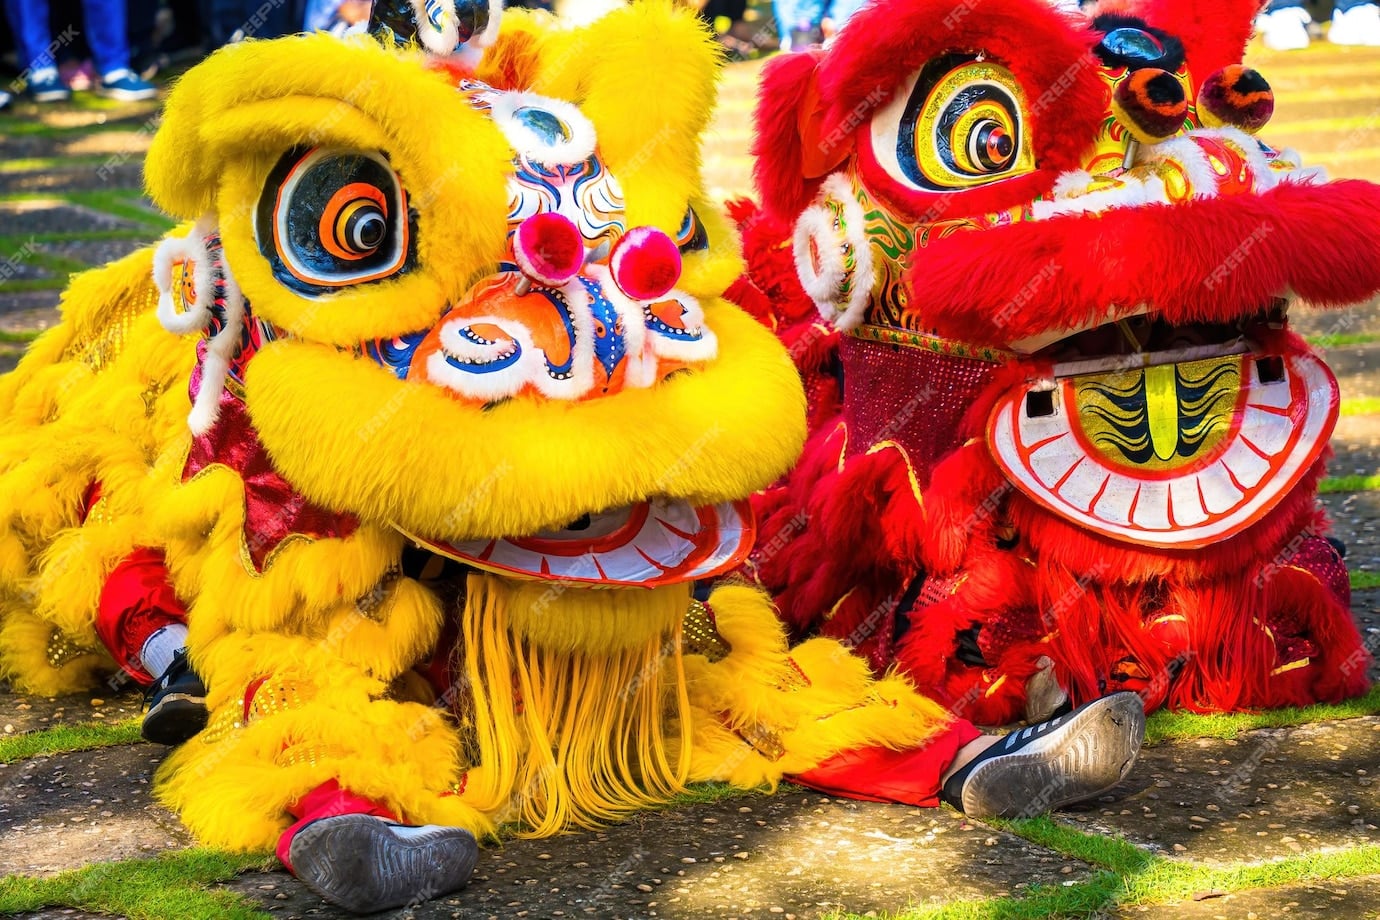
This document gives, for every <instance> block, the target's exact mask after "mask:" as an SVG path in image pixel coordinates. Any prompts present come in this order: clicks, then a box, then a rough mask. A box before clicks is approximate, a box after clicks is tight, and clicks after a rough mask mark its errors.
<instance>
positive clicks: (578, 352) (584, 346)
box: [426, 278, 594, 402]
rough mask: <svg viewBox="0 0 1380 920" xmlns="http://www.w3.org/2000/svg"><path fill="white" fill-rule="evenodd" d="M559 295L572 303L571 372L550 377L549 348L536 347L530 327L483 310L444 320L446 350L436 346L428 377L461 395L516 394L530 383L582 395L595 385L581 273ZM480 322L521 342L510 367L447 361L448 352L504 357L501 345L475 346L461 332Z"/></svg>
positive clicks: (562, 395)
mask: <svg viewBox="0 0 1380 920" xmlns="http://www.w3.org/2000/svg"><path fill="white" fill-rule="evenodd" d="M560 294H561V295H562V296H563V297H564V298H565V299H566V302H567V303H568V304H569V307H570V313H571V317H572V322H571V325H572V326H573V327H574V329H575V342H574V346H573V347H572V349H571V364H570V376H568V377H564V378H560V379H557V378H555V377H552V376H551V374H550V373H549V371H548V369H547V363H548V359H547V356H546V353H545V352H544V351H542V350H541V349H540V348H538V347H537V345H536V343H535V342H534V341H533V339H532V333H531V331H530V330H529V329H528V328H527V327H526V326H524V325H523V324H522V323H520V322H518V321H517V320H515V319H512V318H511V317H499V316H489V315H484V316H455V317H448V318H447V319H445V320H443V321H442V328H441V347H442V349H443V350H444V352H443V351H441V350H438V351H437V352H435V353H434V354H432V355H431V356H429V357H428V358H427V363H426V375H427V379H428V380H430V381H431V382H432V383H434V384H436V385H437V386H440V387H444V388H446V389H449V390H453V391H455V392H456V393H458V394H460V395H461V396H464V397H468V398H471V399H479V400H483V401H485V402H492V401H493V400H495V399H503V398H505V397H508V396H515V395H517V394H518V393H520V392H522V390H523V389H524V388H526V387H527V386H529V385H530V386H531V387H532V388H533V389H535V390H536V391H537V392H539V393H541V395H543V396H545V397H546V398H548V399H570V400H574V399H579V398H580V397H582V396H584V395H585V394H586V393H588V392H589V391H590V389H591V388H593V386H594V316H593V315H592V314H591V313H590V310H589V294H588V293H587V292H586V291H585V288H584V285H582V284H581V283H580V281H579V279H578V278H577V279H575V280H573V281H571V283H570V284H567V285H566V286H565V287H563V288H561V289H560ZM527 296H542V295H540V294H538V293H534V294H529V295H527ZM477 324H489V325H493V326H497V327H499V328H500V329H502V330H503V331H504V333H506V334H507V335H508V337H509V338H511V339H512V340H513V341H514V342H517V343H518V346H519V347H520V348H521V349H522V353H521V355H520V356H519V357H518V360H517V361H515V362H514V363H513V365H512V366H511V367H506V368H504V369H503V370H501V371H493V372H490V373H487V374H469V373H466V372H464V371H461V370H457V369H456V368H453V367H451V366H450V365H449V364H448V363H447V362H446V354H445V353H449V354H450V356H451V357H453V358H456V359H457V360H461V361H464V360H485V359H488V360H495V359H497V358H498V357H499V356H500V354H501V351H500V350H499V348H498V347H494V346H484V345H477V344H476V343H474V342H470V341H468V340H467V339H465V338H464V337H462V336H461V335H460V334H459V333H460V330H461V329H463V328H465V327H467V326H474V325H477Z"/></svg>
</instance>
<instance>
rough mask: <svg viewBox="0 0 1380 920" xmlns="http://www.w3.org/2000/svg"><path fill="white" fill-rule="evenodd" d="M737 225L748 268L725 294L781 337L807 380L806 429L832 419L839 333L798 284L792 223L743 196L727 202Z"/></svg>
mask: <svg viewBox="0 0 1380 920" xmlns="http://www.w3.org/2000/svg"><path fill="white" fill-rule="evenodd" d="M728 214H729V217H731V218H732V219H733V221H734V223H736V224H737V225H738V234H739V236H740V237H741V238H742V242H743V255H744V257H745V258H746V259H747V264H748V268H747V271H746V272H745V273H744V274H743V275H742V276H740V277H739V278H738V280H737V281H735V282H734V283H733V286H732V287H730V288H729V289H728V291H727V292H726V293H725V295H724V296H725V297H727V298H728V299H729V300H731V301H733V302H734V303H736V304H738V306H740V307H742V308H743V309H744V310H746V311H747V312H748V313H750V314H752V316H754V317H755V318H756V319H757V320H758V321H759V322H761V323H762V324H763V325H765V326H767V327H768V328H769V329H771V330H772V331H773V332H775V333H776V334H777V336H778V337H780V339H781V341H782V342H783V343H784V344H785V346H786V349H787V351H789V352H790V355H791V360H792V361H793V362H794V363H795V366H796V370H798V371H799V372H800V378H801V382H802V383H803V384H804V385H805V397H806V403H807V405H808V407H809V408H808V416H807V418H808V422H809V430H810V431H812V432H813V431H816V430H818V429H819V428H821V427H823V426H825V425H828V424H831V420H832V419H833V418H834V416H835V415H837V414H838V410H839V401H840V396H841V393H840V391H839V381H838V376H837V374H836V372H835V368H836V367H837V365H838V333H837V332H836V331H835V330H834V329H833V328H832V327H830V326H828V325H826V324H825V323H824V322H823V321H822V320H821V319H820V318H819V311H818V310H817V309H816V308H815V304H814V301H812V300H811V299H810V297H809V295H807V294H806V293H805V289H804V288H802V287H801V286H800V279H799V277H797V275H796V271H795V259H794V257H793V256H792V254H791V227H790V224H789V223H787V222H785V221H781V220H778V219H775V218H773V217H771V216H770V215H768V214H767V213H766V212H765V211H763V210H761V209H759V208H758V207H757V204H756V203H755V202H753V201H751V200H749V199H746V198H739V199H736V200H734V201H730V202H729V203H728Z"/></svg>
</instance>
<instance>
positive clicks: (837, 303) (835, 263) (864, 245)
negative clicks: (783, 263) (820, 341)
mask: <svg viewBox="0 0 1380 920" xmlns="http://www.w3.org/2000/svg"><path fill="white" fill-rule="evenodd" d="M826 201H833V202H837V203H838V204H839V205H840V206H841V210H842V212H843V226H842V227H840V226H839V225H838V224H837V223H836V221H835V218H834V215H833V213H832V212H831V211H830V210H829V208H827V207H826V206H825V202H826ZM865 222H866V218H865V216H864V214H863V209H862V205H860V204H858V199H857V198H855V197H854V196H853V189H852V186H851V185H850V184H849V182H848V180H847V178H845V177H844V176H843V174H842V173H835V174H834V175H832V176H830V177H829V178H828V179H826V180H825V181H824V184H823V185H822V186H821V188H820V191H819V196H818V197H817V198H816V199H815V203H814V204H812V205H811V206H810V207H808V208H806V209H805V211H804V212H803V213H802V214H801V215H800V218H799V219H798V220H797V221H796V225H795V233H794V238H793V240H792V253H793V255H794V256H795V269H796V274H797V275H798V276H799V277H800V283H801V286H802V287H804V288H805V293H807V294H809V295H810V299H811V300H813V301H814V302H815V307H816V308H817V309H818V310H819V312H820V315H821V316H822V317H824V319H826V320H828V321H829V322H831V323H833V324H834V326H835V328H837V329H840V330H842V331H845V332H846V331H847V330H849V329H852V328H853V327H855V326H857V325H859V324H860V323H861V322H862V321H863V316H864V314H865V313H866V311H867V305H868V303H869V301H870V300H871V297H872V283H873V280H874V279H873V273H872V250H871V248H870V247H869V245H868V242H867V235H866V233H865V232H864V230H863V227H864V224H865ZM811 244H813V249H814V253H815V255H816V256H817V258H818V261H819V265H818V268H817V269H816V266H815V258H814V257H812V255H811V248H812V247H811ZM844 247H851V248H852V251H853V260H854V262H853V271H852V273H851V276H850V275H849V273H848V271H847V269H846V268H845V265H844V256H843V250H844ZM845 285H851V287H852V289H851V290H850V291H849V292H848V295H847V297H844V296H843V294H842V293H841V292H842V289H843V288H844V286H845Z"/></svg>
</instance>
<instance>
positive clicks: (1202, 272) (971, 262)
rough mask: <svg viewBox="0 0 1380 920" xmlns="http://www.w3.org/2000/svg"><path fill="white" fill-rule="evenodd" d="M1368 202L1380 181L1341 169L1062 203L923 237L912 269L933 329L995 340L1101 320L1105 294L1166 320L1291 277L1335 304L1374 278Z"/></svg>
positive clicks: (1235, 308)
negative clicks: (1302, 177)
mask: <svg viewBox="0 0 1380 920" xmlns="http://www.w3.org/2000/svg"><path fill="white" fill-rule="evenodd" d="M1377 213H1380V186H1376V185H1373V184H1371V183H1369V182H1362V181H1359V180H1346V181H1340V182H1334V183H1330V184H1328V185H1324V186H1311V185H1297V184H1285V185H1281V186H1278V187H1277V188H1274V189H1272V190H1270V191H1268V192H1266V193H1264V194H1262V195H1259V196H1252V195H1241V196H1234V197H1223V198H1211V199H1202V200H1194V201H1190V202H1187V203H1185V204H1181V205H1174V206H1169V205H1164V206H1155V207H1144V208H1134V209H1132V208H1123V209H1117V210H1112V211H1107V212H1105V213H1103V214H1101V215H1099V216H1098V217H1096V218H1088V217H1082V216H1077V215H1069V216H1064V217H1057V218H1053V219H1050V220H1043V221H1028V222H1023V223H1018V224H1013V225H1011V226H1008V227H999V228H996V229H992V230H986V231H983V232H978V233H958V234H954V235H952V236H950V237H948V238H946V239H942V240H939V241H937V242H934V243H931V244H930V246H929V248H928V249H926V250H925V252H924V257H923V258H922V259H917V260H916V261H915V263H914V265H913V266H912V268H911V272H912V279H911V280H912V283H914V284H917V285H918V289H920V290H924V292H925V311H926V312H925V315H926V318H927V320H929V321H930V322H932V323H933V324H934V326H935V329H936V331H938V332H939V333H940V334H941V335H948V336H954V337H957V338H961V339H964V340H966V341H973V342H980V343H983V344H995V345H1002V344H1007V343H1010V342H1014V341H1018V340H1020V339H1023V338H1026V337H1028V336H1032V335H1035V334H1036V333H1040V332H1044V331H1045V330H1048V329H1051V328H1056V329H1058V328H1080V327H1083V326H1088V325H1096V324H1098V323H1101V322H1104V321H1105V320H1106V314H1105V310H1106V307H1107V305H1108V304H1141V303H1149V304H1151V305H1153V307H1154V309H1155V311H1156V312H1158V313H1159V314H1160V315H1161V316H1162V317H1163V318H1164V319H1165V320H1166V321H1168V322H1170V323H1175V324H1180V323H1192V322H1199V321H1220V320H1231V319H1236V318H1237V317H1239V316H1241V315H1242V314H1243V313H1247V312H1251V311H1254V310H1257V309H1259V308H1260V307H1262V306H1264V305H1266V304H1267V303H1269V301H1270V299H1271V298H1272V297H1274V296H1276V295H1278V294H1281V293H1282V292H1284V291H1286V290H1293V291H1294V292H1296V293H1297V294H1298V295H1299V296H1300V297H1302V298H1304V299H1305V300H1307V301H1309V302H1310V303H1311V304H1314V305H1315V306H1342V305H1345V304H1349V303H1356V302H1359V301H1363V300H1366V299H1368V298H1370V297H1372V296H1374V295H1375V294H1376V292H1378V291H1380V260H1376V259H1375V258H1373V254H1374V253H1376V252H1380V221H1377V220H1375V215H1376V214H1377ZM1340 240H1345V241H1346V244H1345V245H1338V241H1340ZM1051 266H1052V268H1053V272H1052V273H1051ZM1042 276H1043V277H1047V278H1049V280H1048V281H1047V282H1044V283H1041V284H1039V285H1038V286H1037V288H1036V289H1035V290H1034V297H1035V300H1034V301H1032V300H1031V297H1032V289H1031V285H1032V283H1033V282H1032V279H1035V278H1039V277H1042ZM1026 303H1031V304H1032V306H1031V307H1029V308H1026V309H1012V307H1011V305H1012V304H1026ZM1033 304H1038V308H1035V307H1034V306H1033Z"/></svg>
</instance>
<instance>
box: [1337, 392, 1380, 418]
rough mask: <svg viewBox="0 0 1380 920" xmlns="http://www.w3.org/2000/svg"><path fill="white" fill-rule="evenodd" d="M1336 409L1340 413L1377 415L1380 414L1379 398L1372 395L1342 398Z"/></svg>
mask: <svg viewBox="0 0 1380 920" xmlns="http://www.w3.org/2000/svg"><path fill="white" fill-rule="evenodd" d="M1338 411H1340V412H1341V414H1342V415H1377V414H1380V399H1377V398H1376V397H1374V396H1358V397H1356V398H1355V399H1344V400H1342V402H1341V405H1340V406H1339V407H1338Z"/></svg>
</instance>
